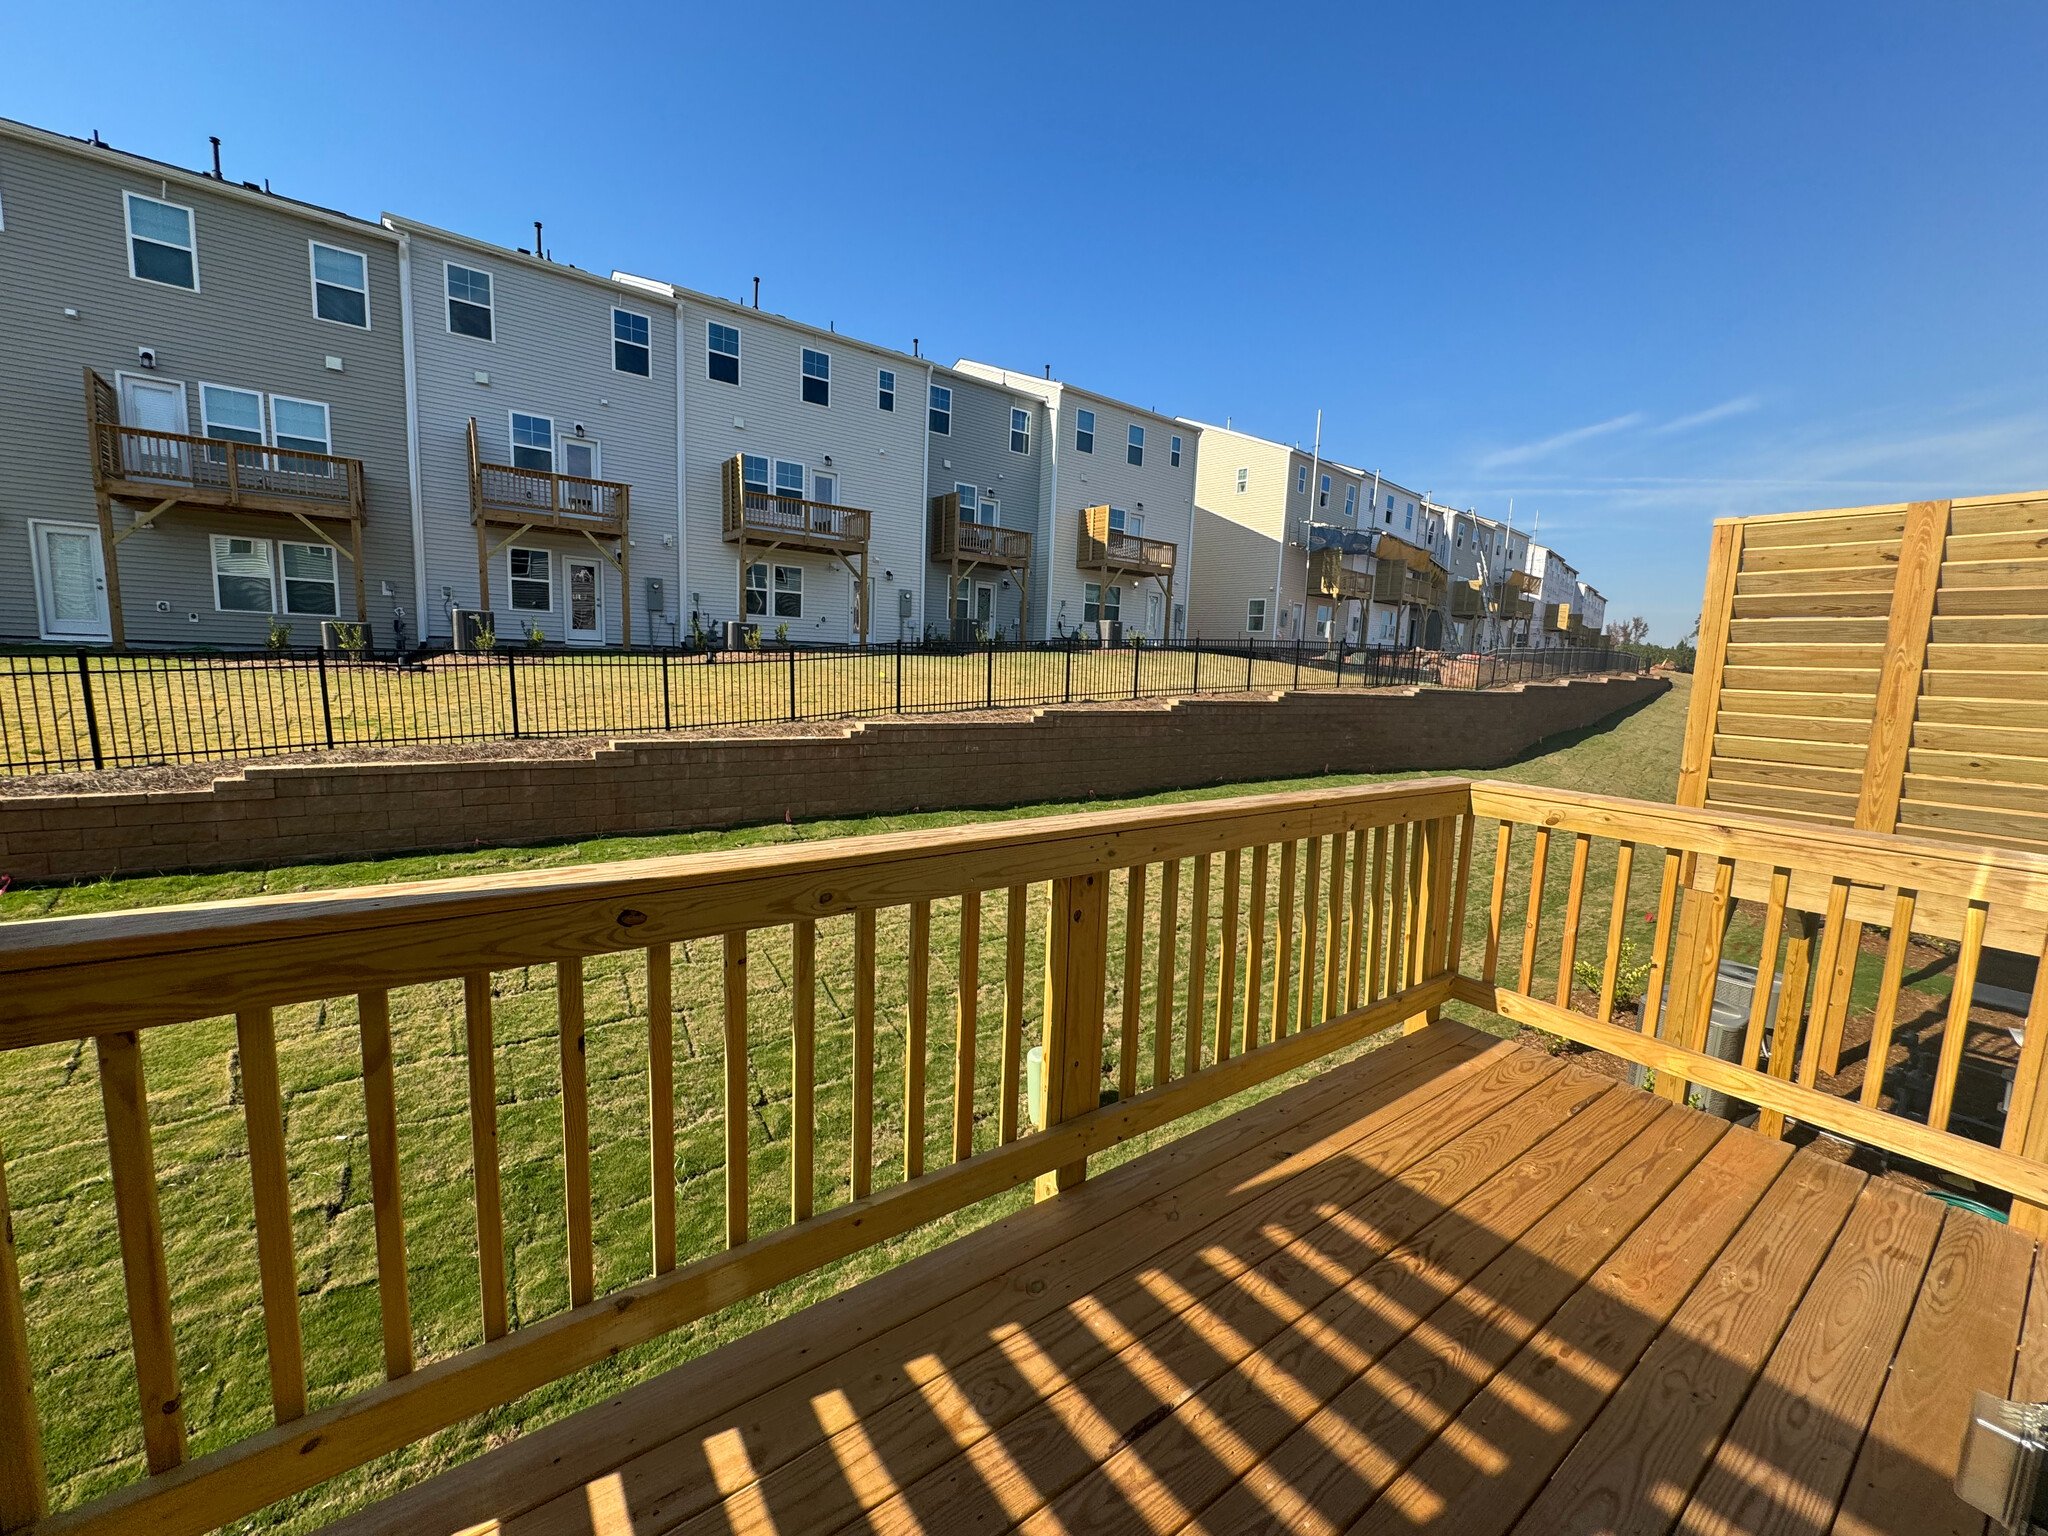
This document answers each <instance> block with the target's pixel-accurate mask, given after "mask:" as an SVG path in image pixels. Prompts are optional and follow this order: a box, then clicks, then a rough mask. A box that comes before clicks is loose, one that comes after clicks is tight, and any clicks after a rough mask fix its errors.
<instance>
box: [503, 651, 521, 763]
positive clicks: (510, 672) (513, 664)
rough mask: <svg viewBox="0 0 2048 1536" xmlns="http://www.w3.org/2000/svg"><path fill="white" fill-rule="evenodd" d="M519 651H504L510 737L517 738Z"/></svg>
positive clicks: (515, 739)
mask: <svg viewBox="0 0 2048 1536" xmlns="http://www.w3.org/2000/svg"><path fill="white" fill-rule="evenodd" d="M518 663H519V653H518V652H517V651H507V652H506V653H505V687H506V690H507V691H508V692H509V693H510V694H511V695H512V739H513V740H514V741H517V740H518V739H519V665H518Z"/></svg>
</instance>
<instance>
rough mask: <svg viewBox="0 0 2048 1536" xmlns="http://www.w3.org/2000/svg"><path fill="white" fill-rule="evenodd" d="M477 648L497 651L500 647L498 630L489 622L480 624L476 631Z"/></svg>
mask: <svg viewBox="0 0 2048 1536" xmlns="http://www.w3.org/2000/svg"><path fill="white" fill-rule="evenodd" d="M475 644H476V648H477V649H478V650H480V651H495V650H496V649H497V648H498V632H497V630H496V629H494V628H492V626H490V625H489V624H485V625H482V626H480V627H479V628H478V629H477V632H476V641H475Z"/></svg>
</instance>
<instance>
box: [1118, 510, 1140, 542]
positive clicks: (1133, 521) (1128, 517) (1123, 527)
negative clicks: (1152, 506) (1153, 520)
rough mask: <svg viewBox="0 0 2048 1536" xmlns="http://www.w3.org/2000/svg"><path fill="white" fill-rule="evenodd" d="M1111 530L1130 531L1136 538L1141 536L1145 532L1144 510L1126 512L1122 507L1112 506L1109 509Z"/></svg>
mask: <svg viewBox="0 0 2048 1536" xmlns="http://www.w3.org/2000/svg"><path fill="white" fill-rule="evenodd" d="M1109 531H1110V532H1111V533H1128V534H1129V535H1130V536H1131V537H1132V538H1134V539H1135V538H1141V537H1143V535H1144V532H1145V514H1144V513H1142V512H1126V511H1125V510H1124V509H1123V508H1122V507H1111V508H1110V509H1109Z"/></svg>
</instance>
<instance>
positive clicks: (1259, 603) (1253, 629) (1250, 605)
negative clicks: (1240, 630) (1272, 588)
mask: <svg viewBox="0 0 2048 1536" xmlns="http://www.w3.org/2000/svg"><path fill="white" fill-rule="evenodd" d="M1244 632H1245V633H1246V634H1248V635H1263V634H1264V633H1265V632H1266V600H1265V599H1264V598H1263V597H1255V598H1252V599H1251V600H1250V601H1248V602H1247V603H1246V604H1245V605H1244Z"/></svg>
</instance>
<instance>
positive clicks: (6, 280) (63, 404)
mask: <svg viewBox="0 0 2048 1536" xmlns="http://www.w3.org/2000/svg"><path fill="white" fill-rule="evenodd" d="M399 312H400V303H399V281H398V244H397V241H396V240H395V239H394V238H393V237H392V236H391V235H390V234H389V233H388V232H387V231H385V230H383V229H381V228H379V227H378V226H377V225H375V224H372V223H366V222H364V221H362V220H359V219H353V218H350V217H348V216H346V215H344V214H340V213H334V212H330V211H328V210H326V209H323V208H317V207H314V206H312V205H310V204H307V203H301V202H295V201H293V200H292V199H290V198H286V197H281V196H277V195H274V194H272V193H270V192H268V191H266V190H265V189H264V187H263V186H261V185H260V184H256V183H248V182H244V183H240V184H237V183H234V182H230V181H227V180H224V179H218V178H216V177H215V176H213V175H208V174H201V173H198V172H193V171H186V170H182V169H180V168H178V167H176V166H171V165H166V164H163V163H161V162H158V161H154V160H147V159H144V158H142V157H141V156H139V155H131V154H127V153H124V152H122V151H119V150H115V149H112V148H109V147H108V146H106V145H104V144H101V143H98V142H95V141H87V140H80V139H72V138H66V137H64V136H62V135H59V134H53V133H45V132H43V131H41V130H39V129H35V128H30V127H27V126H25V125H22V124H18V123H12V122H6V121H0V377H4V379H5V381H6V382H5V385H4V387H0V439H4V441H5V442H6V443H7V445H8V450H7V452H6V453H5V454H4V455H0V548H4V549H6V550H7V551H9V552H10V553H11V554H12V556H13V558H14V559H15V560H16V561H22V560H26V562H27V564H26V569H27V570H28V571H29V573H30V574H31V577H32V579H31V580H27V581H19V582H12V583H7V584H4V585H0V634H4V635H7V636H9V637H16V638H23V639H40V640H47V641H56V642H62V643H66V644H81V645H103V644H112V645H116V646H120V645H124V644H125V645H146V646H158V647H178V646H208V647H214V646H225V647H242V646H261V645H264V644H267V643H272V642H273V640H277V639H282V640H284V641H286V642H287V643H290V644H293V645H313V644H316V643H318V641H319V639H320V630H319V626H320V623H321V621H322V620H340V621H345V622H363V623H366V624H367V625H368V626H369V627H370V635H369V637H368V638H370V639H371V640H372V641H373V642H374V643H376V644H378V645H380V646H385V647H388V646H390V645H391V644H392V643H393V641H394V639H395V638H396V632H395V630H394V627H393V626H394V623H399V624H404V625H405V626H406V636H405V638H406V641H407V643H410V642H411V640H412V638H413V635H414V633H415V631H414V630H413V629H412V625H413V622H414V618H413V616H414V615H415V614H416V613H417V611H418V607H419V603H418V594H417V592H416V591H415V577H414V571H415V567H414V561H413V536H412V528H413V522H412V504H411V493H410V485H409V480H408V476H407V459H406V411H405V379H404V372H405V370H404V342H403V335H402V326H401V324H400V318H399ZM230 445H232V446H230Z"/></svg>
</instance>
